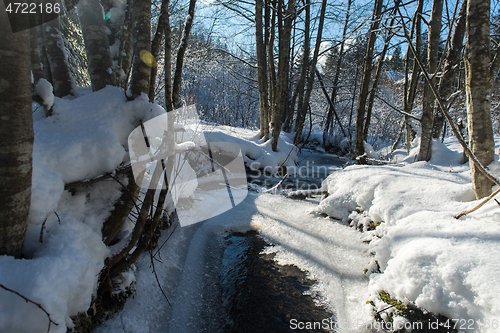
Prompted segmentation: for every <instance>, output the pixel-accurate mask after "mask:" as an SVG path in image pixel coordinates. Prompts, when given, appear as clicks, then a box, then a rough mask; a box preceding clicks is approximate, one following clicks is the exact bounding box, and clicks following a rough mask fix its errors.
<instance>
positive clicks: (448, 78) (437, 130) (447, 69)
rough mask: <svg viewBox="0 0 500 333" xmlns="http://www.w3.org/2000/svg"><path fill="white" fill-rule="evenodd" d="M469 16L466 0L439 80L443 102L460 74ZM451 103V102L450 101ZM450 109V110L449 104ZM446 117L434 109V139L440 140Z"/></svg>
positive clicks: (437, 109)
mask: <svg viewBox="0 0 500 333" xmlns="http://www.w3.org/2000/svg"><path fill="white" fill-rule="evenodd" d="M466 14H467V0H464V2H463V3H462V7H461V8H460V12H459V13H458V17H457V20H456V21H455V28H454V29H453V35H452V36H451V44H450V48H449V49H448V52H447V54H446V60H445V63H444V70H443V75H442V76H441V79H440V80H439V88H438V94H439V96H440V97H441V100H442V101H447V100H448V98H449V97H450V95H451V93H452V87H453V81H454V80H453V79H454V78H455V75H456V73H457V72H458V64H459V63H460V56H461V54H462V48H463V41H464V35H465V21H466ZM450 102H451V101H450ZM447 104H448V106H447V107H448V108H449V103H447ZM443 124H444V115H443V113H442V112H441V110H440V109H439V107H438V106H437V105H436V106H435V109H434V125H433V128H432V137H433V138H435V139H438V138H439V135H440V134H441V131H442V130H443Z"/></svg>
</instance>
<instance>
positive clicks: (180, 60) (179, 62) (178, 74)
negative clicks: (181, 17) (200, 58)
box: [172, 0, 196, 108]
mask: <svg viewBox="0 0 500 333" xmlns="http://www.w3.org/2000/svg"><path fill="white" fill-rule="evenodd" d="M195 6H196V0H190V1H189V9H188V16H187V17H186V24H185V26H184V32H183V33H182V38H181V44H180V45H179V50H178V51H177V59H176V64H175V74H174V84H173V86H172V103H173V104H174V108H177V107H179V102H180V92H181V80H182V66H183V64H184V55H185V54H186V50H187V46H188V40H189V33H190V32H191V27H192V26H193V19H194V8H195Z"/></svg>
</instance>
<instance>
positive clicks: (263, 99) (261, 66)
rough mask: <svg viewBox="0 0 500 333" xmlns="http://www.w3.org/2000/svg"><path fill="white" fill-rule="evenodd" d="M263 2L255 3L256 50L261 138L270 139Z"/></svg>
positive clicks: (257, 1) (261, 0)
mask: <svg viewBox="0 0 500 333" xmlns="http://www.w3.org/2000/svg"><path fill="white" fill-rule="evenodd" d="M263 5H264V1H263V0H256V1H255V49H256V51H257V82H258V86H259V101H260V137H261V138H262V139H263V140H264V141H267V140H268V139H269V126H268V123H267V120H268V113H269V96H268V93H267V88H268V86H267V60H266V46H265V43H264V33H263V31H262V29H263V23H262V8H263Z"/></svg>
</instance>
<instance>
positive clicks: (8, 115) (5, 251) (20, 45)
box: [0, 1, 42, 258]
mask: <svg viewBox="0 0 500 333" xmlns="http://www.w3.org/2000/svg"><path fill="white" fill-rule="evenodd" d="M15 19H16V20H17V21H21V20H23V19H28V18H27V17H26V18H25V17H24V16H17V17H16V18H15ZM17 23H22V22H17ZM24 23H26V22H24ZM0 58H1V59H2V61H0V119H1V121H0V198H2V199H1V200H0V216H2V223H0V255H9V256H14V257H16V258H20V257H21V252H22V248H23V243H24V237H25V234H26V229H27V226H28V213H29V209H30V201H31V174H32V155H33V118H32V114H31V82H30V70H31V68H30V36H29V30H24V31H20V32H16V33H12V29H11V26H10V24H9V19H8V18H7V13H6V12H5V6H4V3H3V1H2V3H1V4H0ZM39 222H42V221H39Z"/></svg>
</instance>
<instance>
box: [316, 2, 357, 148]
mask: <svg viewBox="0 0 500 333" xmlns="http://www.w3.org/2000/svg"><path fill="white" fill-rule="evenodd" d="M352 2H353V0H348V2H347V11H346V14H345V19H344V28H343V30H342V42H341V43H340V50H339V54H338V57H339V58H338V60H337V65H336V67H335V77H334V79H333V88H332V95H331V97H330V100H331V101H332V104H331V105H330V107H329V108H328V113H327V115H326V121H325V128H324V129H323V148H325V149H326V147H327V142H328V137H330V136H331V135H332V134H333V113H334V112H335V109H334V106H335V100H336V99H337V92H338V85H339V81H340V69H341V68H342V60H343V57H344V47H345V40H346V38H347V28H348V27H349V17H350V15H351V14H350V11H351V5H352ZM339 124H340V122H339ZM349 131H350V129H349Z"/></svg>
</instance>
